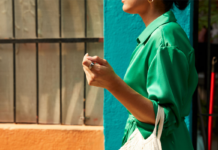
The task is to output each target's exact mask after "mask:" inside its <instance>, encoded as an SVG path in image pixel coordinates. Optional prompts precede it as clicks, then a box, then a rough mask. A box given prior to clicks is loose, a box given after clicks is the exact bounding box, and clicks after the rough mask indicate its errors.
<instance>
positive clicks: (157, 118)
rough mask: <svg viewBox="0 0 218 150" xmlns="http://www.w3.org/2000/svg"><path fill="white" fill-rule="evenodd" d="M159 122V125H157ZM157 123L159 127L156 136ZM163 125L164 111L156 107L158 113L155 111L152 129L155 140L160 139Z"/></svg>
mask: <svg viewBox="0 0 218 150" xmlns="http://www.w3.org/2000/svg"><path fill="white" fill-rule="evenodd" d="M159 121H160V123H159ZM158 123H159V127H158V135H157V124H158ZM163 124H164V109H163V107H161V106H159V105H158V111H157V117H156V120H155V127H154V131H153V134H154V135H157V138H158V139H160V137H161V134H162V130H163Z"/></svg>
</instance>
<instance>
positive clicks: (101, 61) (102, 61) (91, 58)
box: [86, 56, 107, 65]
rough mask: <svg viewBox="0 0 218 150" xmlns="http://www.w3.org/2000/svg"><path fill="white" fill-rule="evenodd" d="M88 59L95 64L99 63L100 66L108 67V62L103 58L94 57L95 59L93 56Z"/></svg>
mask: <svg viewBox="0 0 218 150" xmlns="http://www.w3.org/2000/svg"><path fill="white" fill-rule="evenodd" d="M86 58H87V59H88V60H90V61H93V62H96V63H98V64H100V65H106V63H107V61H106V60H105V59H102V58H100V57H98V56H93V57H91V56H86Z"/></svg>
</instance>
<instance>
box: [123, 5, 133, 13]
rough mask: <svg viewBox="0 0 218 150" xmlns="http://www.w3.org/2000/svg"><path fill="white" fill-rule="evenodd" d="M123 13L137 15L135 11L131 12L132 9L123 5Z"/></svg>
mask: <svg viewBox="0 0 218 150" xmlns="http://www.w3.org/2000/svg"><path fill="white" fill-rule="evenodd" d="M123 11H124V12H126V13H129V14H135V13H134V12H133V11H131V8H128V7H127V6H125V5H123Z"/></svg>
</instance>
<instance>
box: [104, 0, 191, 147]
mask: <svg viewBox="0 0 218 150" xmlns="http://www.w3.org/2000/svg"><path fill="white" fill-rule="evenodd" d="M122 5H123V4H122V3H121V0H104V57H105V59H106V60H107V61H108V62H109V63H110V64H111V66H112V67H113V68H114V71H115V72H116V73H117V74H118V75H119V76H120V77H121V78H123V77H124V74H125V72H126V69H127V66H128V64H129V60H130V56H131V53H132V51H133V50H134V48H135V47H136V44H137V43H136V38H137V37H138V36H139V34H140V33H141V32H142V31H143V30H144V28H145V26H144V23H143V22H142V20H141V18H140V17H139V16H138V15H132V14H127V13H125V12H123V10H122ZM191 8H192V4H191V5H189V6H188V7H187V8H186V9H185V10H184V11H179V10H178V9H176V8H175V7H174V8H173V12H174V14H175V16H176V18H177V20H178V23H179V24H180V25H181V26H182V28H183V29H184V30H185V32H186V33H187V35H188V37H189V38H190V34H191V32H192V31H191V28H190V20H191V19H190V18H191V16H190V14H191V13H192V12H191V10H192V9H191ZM191 38H192V37H191ZM103 115H104V117H103V118H104V122H103V124H104V136H105V150H118V149H119V148H120V146H121V140H122V136H123V132H124V126H125V123H126V119H127V111H126V109H125V107H123V105H122V104H121V103H120V102H119V101H118V100H116V99H115V98H114V97H113V95H111V94H110V93H109V92H108V91H107V90H104V112H103ZM190 120H191V115H190V117H187V118H186V123H187V126H188V128H190V127H191V121H190ZM190 133H191V131H190Z"/></svg>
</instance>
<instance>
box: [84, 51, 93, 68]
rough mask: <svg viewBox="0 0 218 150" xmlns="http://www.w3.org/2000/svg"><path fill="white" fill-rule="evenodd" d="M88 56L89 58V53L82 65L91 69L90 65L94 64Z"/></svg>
mask: <svg viewBox="0 0 218 150" xmlns="http://www.w3.org/2000/svg"><path fill="white" fill-rule="evenodd" d="M87 56H88V53H86V55H85V56H84V58H83V61H82V65H83V66H86V67H89V66H90V64H91V63H92V61H90V60H88V59H87Z"/></svg>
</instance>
